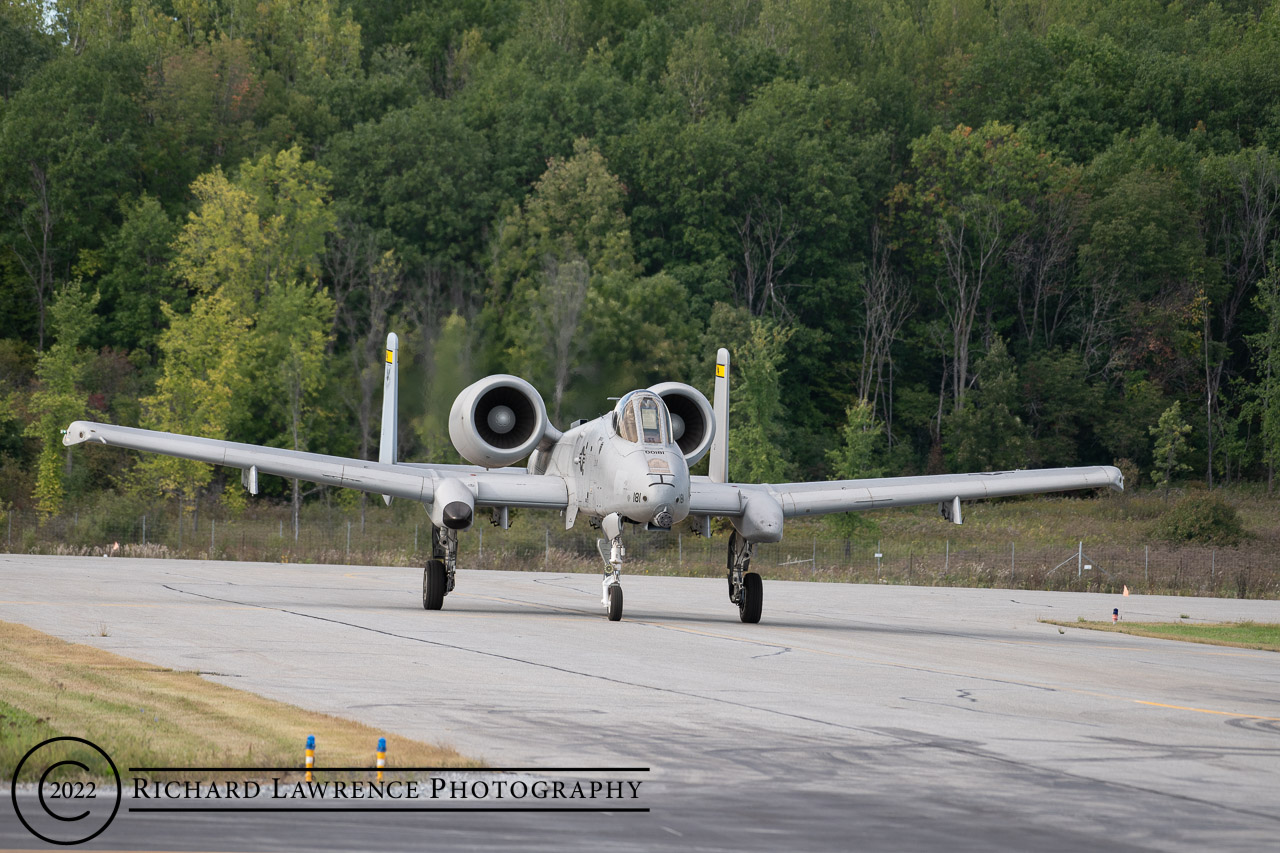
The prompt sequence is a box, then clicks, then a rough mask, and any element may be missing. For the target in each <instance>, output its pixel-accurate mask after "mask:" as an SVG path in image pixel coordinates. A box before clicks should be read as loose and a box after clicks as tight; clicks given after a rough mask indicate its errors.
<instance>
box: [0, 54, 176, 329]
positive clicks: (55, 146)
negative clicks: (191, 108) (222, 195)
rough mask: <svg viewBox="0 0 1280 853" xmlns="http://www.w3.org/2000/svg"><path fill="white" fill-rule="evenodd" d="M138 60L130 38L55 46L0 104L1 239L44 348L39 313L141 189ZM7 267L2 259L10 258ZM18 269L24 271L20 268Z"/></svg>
mask: <svg viewBox="0 0 1280 853" xmlns="http://www.w3.org/2000/svg"><path fill="white" fill-rule="evenodd" d="M142 77H143V65H142V63H141V61H140V57H139V56H138V54H137V53H136V52H135V51H133V50H131V49H130V48H128V47H127V46H109V47H103V48H101V49H97V50H92V51H88V52H86V53H85V54H84V55H83V56H75V55H73V54H71V53H69V52H68V53H64V54H61V55H59V56H58V57H57V58H55V59H54V60H53V61H51V62H49V63H47V64H46V65H44V66H43V67H41V69H40V70H39V71H38V72H37V73H36V74H35V75H34V76H33V77H32V78H31V79H30V80H29V81H28V83H27V85H26V86H24V87H23V88H22V89H21V90H20V91H18V93H17V94H15V95H14V97H13V98H12V99H11V100H10V101H8V102H7V103H5V104H4V109H3V111H0V215H2V217H3V218H0V246H3V247H4V248H6V249H7V250H8V251H6V252H5V254H6V255H7V256H8V258H7V260H16V261H17V269H11V270H10V271H9V273H8V274H7V275H6V276H5V278H6V279H9V281H7V282H6V283H5V284H6V286H7V287H14V286H15V284H16V282H14V281H13V279H12V278H11V276H13V275H14V274H15V273H16V274H18V275H20V277H21V280H22V282H23V284H24V286H25V288H26V289H27V290H28V292H29V294H30V299H31V304H32V305H33V307H34V312H33V314H34V320H35V327H34V328H33V329H30V330H27V329H23V330H22V333H23V334H24V335H25V334H30V335H31V337H32V338H34V340H35V341H36V348H37V350H39V349H43V347H44V337H45V328H44V326H45V313H46V310H47V308H48V306H49V303H50V302H51V301H52V299H53V296H54V294H55V293H56V292H57V291H58V289H59V287H60V283H62V282H66V281H69V280H70V279H71V278H72V277H73V274H72V266H73V264H75V263H76V261H77V260H78V258H79V254H80V252H81V251H82V250H84V249H93V248H97V247H98V246H99V245H100V244H101V242H102V240H103V238H104V237H105V236H106V235H107V234H108V233H110V231H111V230H112V229H113V228H114V227H115V226H116V224H117V221H118V220H117V217H118V214H119V210H120V205H119V200H120V199H121V198H127V197H130V196H135V195H137V194H138V192H139V191H140V190H141V189H143V188H145V183H143V180H142V177H143V176H142V171H141V169H140V168H139V167H140V165H141V163H142V162H144V161H146V160H147V159H149V157H148V152H149V151H150V150H151V149H150V141H151V140H150V134H149V131H148V128H147V126H146V122H145V121H144V120H143V116H142V111H141V107H140V105H139V102H140V94H141V90H142ZM6 266H7V265H6ZM19 270H20V273H19Z"/></svg>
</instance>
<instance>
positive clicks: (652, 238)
mask: <svg viewBox="0 0 1280 853" xmlns="http://www.w3.org/2000/svg"><path fill="white" fill-rule="evenodd" d="M1278 69H1280V4H1278V3H1277V2H1274V0H1267V1H1266V2H1261V3H1253V4H1245V5H1241V4H1237V3H1227V4H1204V3H1192V4H1181V5H1178V4H1173V5H1168V4H1153V3H1150V2H1147V0H1117V2H1113V3H1108V4H1098V3H1079V2H1066V3H1057V4H1039V5H1035V4H1032V5H1028V4H1026V3H1021V2H1015V3H1000V4H992V3H983V2H978V1H977V0H958V2H952V3H947V4H940V3H907V4H903V3H890V2H883V1H882V0H872V2H865V3H838V2H832V0H796V1H795V2H780V0H728V2H722V3H697V4H692V5H689V4H685V5H683V6H682V5H679V4H646V3H641V2H636V0H611V2H609V3H588V2H576V0H574V1H573V2H542V0H536V2H535V0H442V2H432V3H426V2H422V0H411V2H407V3H399V4H385V3H376V2H373V0H353V2H350V3H339V2H335V0H265V2H258V0H253V2H250V0H217V2H212V0H182V2H176V3H174V2H160V0H134V2H123V0H58V2H56V3H53V4H39V3H34V2H31V0H16V2H11V3H9V4H7V5H5V6H4V8H3V9H0V356H3V358H0V363H3V364H13V365H17V364H26V365H34V364H35V363H36V360H37V359H39V360H40V363H41V364H44V361H43V356H44V355H45V354H46V353H48V351H49V350H50V348H51V347H56V346H59V341H60V339H65V338H66V337H67V333H66V332H65V331H61V332H58V331H55V328H54V327H55V325H56V322H55V319H54V317H53V314H54V312H55V309H56V307H57V305H58V303H59V302H63V301H66V304H65V306H64V307H65V309H66V310H68V311H69V310H70V307H71V301H70V300H72V299H73V297H70V296H67V294H68V293H69V291H68V287H72V288H73V289H74V290H75V291H76V292H78V293H81V294H94V293H96V294H99V295H100V298H99V301H98V302H97V303H96V305H95V306H94V307H93V308H91V309H89V313H90V315H91V318H96V320H97V321H98V322H96V323H95V322H93V319H91V318H86V327H85V328H86V329H87V330H88V331H87V332H86V333H85V336H82V337H81V338H80V339H79V341H78V343H77V344H76V347H77V348H78V349H79V350H81V351H83V354H84V355H85V363H86V364H87V365H89V367H87V368H86V372H85V373H84V374H83V375H82V376H80V377H79V378H78V379H77V380H76V381H75V382H73V383H72V384H71V386H66V387H72V388H78V389H79V390H77V391H75V395H81V394H83V395H85V400H86V401H87V402H88V404H89V409H90V410H91V411H100V412H102V413H103V417H108V416H109V417H111V418H113V419H118V420H122V421H124V422H127V423H145V424H149V425H161V424H166V425H168V426H167V427H166V428H173V429H180V430H183V431H201V432H205V433H207V434H210V435H223V436H226V437H229V438H235V439H238V440H244V441H254V442H272V441H274V442H276V443H285V444H288V445H289V446H295V444H296V446H307V447H310V448H312V449H314V450H317V451H328V452H334V453H353V452H361V451H362V450H363V452H367V451H368V449H369V443H370V441H371V433H372V428H371V426H370V424H371V419H372V412H373V408H374V401H375V395H376V386H377V382H376V381H375V380H376V378H377V376H376V374H377V371H376V369H375V368H376V367H377V363H376V359H377V357H378V355H379V353H378V350H379V348H380V346H381V339H383V338H384V336H385V333H386V331H388V329H387V328H386V326H388V325H394V326H395V327H396V329H397V331H400V332H401V333H402V335H401V336H402V340H403V341H404V342H405V352H406V359H407V360H406V365H407V366H408V369H409V370H411V371H417V372H418V373H419V375H420V378H421V379H422V380H423V382H424V383H432V384H427V385H424V386H423V387H424V388H428V389H430V390H428V391H422V392H421V394H417V393H413V394H411V393H406V406H407V411H408V412H409V414H410V416H411V417H414V418H416V419H417V421H418V426H417V427H415V428H413V429H407V430H406V431H405V435H404V436H403V438H404V444H403V447H402V453H403V455H404V456H405V457H406V458H415V457H418V456H421V455H425V454H431V455H432V456H435V457H437V458H439V456H441V455H447V454H449V453H450V451H449V448H448V447H447V446H442V441H443V439H442V435H443V433H441V431H440V429H439V426H440V424H439V423H437V422H436V421H433V420H432V417H431V416H427V415H423V414H422V411H425V410H426V409H427V408H432V409H434V408H436V407H441V406H443V407H444V408H446V409H447V403H448V400H447V399H443V400H442V399H440V395H441V394H444V395H445V396H446V397H447V396H449V395H450V394H451V393H452V390H450V389H453V388H454V387H455V386H456V385H457V382H458V381H461V380H460V379H458V378H457V377H460V376H462V375H463V374H465V375H466V376H468V377H471V376H474V375H478V374H480V373H483V372H486V371H497V370H501V371H503V372H512V373H519V374H523V375H526V376H528V377H529V378H530V379H532V380H533V381H534V382H535V384H536V385H537V386H538V387H539V388H540V389H541V390H542V391H543V392H544V393H545V394H546V395H547V398H548V399H549V400H550V401H551V407H552V409H554V410H555V411H556V412H557V416H558V417H559V419H560V420H561V424H560V425H561V426H563V425H564V423H563V422H564V421H568V420H571V419H573V418H575V417H578V416H585V415H593V414H596V413H598V412H600V411H603V410H604V409H606V408H607V401H606V400H605V397H606V396H608V395H611V394H616V393H621V392H622V391H625V390H626V389H627V388H629V387H643V386H645V385H648V384H652V383H654V382H656V381H661V380H664V379H676V380H682V381H688V382H692V383H693V384H696V385H703V384H704V382H705V378H706V376H707V375H708V373H707V370H708V366H707V365H708V359H709V357H710V355H711V353H713V352H714V351H715V349H716V348H717V347H718V346H721V345H727V346H729V347H730V348H731V349H732V350H733V353H734V359H735V364H736V365H738V367H739V369H738V370H737V371H735V372H736V374H737V376H738V378H739V380H740V382H739V384H740V385H741V388H738V389H737V391H736V392H735V393H736V396H737V397H738V398H739V400H741V401H744V402H741V403H738V404H735V405H737V406H739V408H738V410H737V411H736V413H735V418H734V422H735V436H734V438H733V441H734V442H736V444H735V446H736V447H737V448H738V450H737V451H735V457H734V465H735V466H736V467H737V468H738V469H740V472H741V473H743V475H744V476H748V475H749V476H750V477H751V478H753V479H772V478H776V477H782V476H805V477H806V478H810V477H813V478H821V477H826V476H832V475H833V474H835V473H836V471H837V468H839V467H840V466H843V465H844V462H842V461H841V459H842V457H841V456H840V454H839V453H836V454H835V455H832V452H833V451H837V450H839V449H840V448H845V450H848V449H849V447H850V445H849V444H848V443H847V439H848V436H847V435H845V434H844V431H845V430H847V429H848V428H849V423H850V420H849V418H850V417H851V415H850V412H851V411H854V412H855V415H857V412H858V411H860V409H859V408H858V407H859V405H860V401H862V400H868V401H870V402H871V404H872V411H871V413H870V417H871V418H873V422H875V423H879V424H882V425H883V431H884V432H883V437H884V442H885V448H884V452H885V454H892V459H893V465H894V467H895V470H901V471H903V472H908V473H910V472H921V471H943V470H965V469H971V468H982V467H1015V466H1023V465H1033V466H1034V465H1073V464H1094V463H1096V464H1103V463H1108V462H1110V461H1112V460H1114V459H1116V458H1127V459H1132V460H1134V462H1135V463H1136V464H1137V465H1138V466H1139V467H1140V468H1141V470H1143V471H1148V470H1152V469H1155V470H1156V472H1157V476H1158V477H1161V478H1165V479H1167V477H1166V473H1162V472H1167V475H1168V477H1173V476H1174V475H1175V473H1176V472H1175V471H1173V470H1172V469H1169V468H1168V466H1167V456H1164V455H1162V454H1165V453H1166V452H1167V451H1168V449H1169V448H1168V447H1167V446H1166V444H1165V443H1161V444H1160V446H1159V447H1156V446H1155V445H1156V443H1157V442H1156V441H1155V439H1156V438H1157V437H1158V436H1157V435H1155V434H1153V433H1152V432H1151V429H1152V428H1153V427H1155V428H1156V430H1157V432H1160V427H1159V424H1158V421H1159V420H1160V418H1161V413H1163V412H1166V411H1168V410H1169V409H1171V407H1174V406H1175V404H1176V405H1177V406H1178V407H1179V408H1178V411H1180V412H1182V413H1184V414H1183V416H1182V419H1183V420H1184V421H1185V426H1187V427H1189V429H1188V430H1186V431H1184V432H1182V433H1181V436H1182V438H1181V440H1182V442H1184V447H1182V448H1181V449H1178V450H1176V453H1175V455H1176V456H1177V458H1178V464H1180V465H1191V466H1194V469H1195V470H1196V471H1197V472H1204V476H1205V477H1206V479H1207V480H1209V481H1210V484H1211V485H1213V484H1215V483H1216V478H1218V477H1225V478H1229V479H1241V478H1245V479H1247V478H1255V479H1256V478H1264V477H1265V478H1267V479H1268V480H1270V479H1271V478H1272V477H1273V472H1274V469H1275V466H1276V464H1277V461H1278V460H1280V451H1277V450H1276V449H1275V448H1277V447H1280V437H1278V434H1277V430H1278V429H1280V427H1277V426H1276V424H1277V423H1280V415H1277V414H1276V412H1277V411H1280V404H1278V403H1276V393H1275V383H1276V376H1277V375H1278V374H1277V370H1276V367H1275V363H1274V362H1275V359H1274V352H1275V349H1276V347H1275V346H1274V341H1272V338H1274V337H1275V335H1274V334H1273V331H1274V326H1275V322H1274V320H1275V316H1276V314H1277V313H1278V312H1277V309H1276V306H1275V305H1274V304H1273V303H1274V301H1275V300H1274V299H1273V298H1272V297H1273V295H1274V294H1272V291H1273V290H1274V289H1275V288H1274V286H1273V285H1274V282H1275V280H1276V275H1277V273H1276V254H1275V252H1274V248H1273V247H1274V246H1275V245H1277V243H1278V242H1280V216H1277V213H1280V159H1278V155H1277V154H1276V152H1277V151H1280V109H1277V107H1276V104H1277V103H1280V70H1278ZM338 223H341V225H339V224H338ZM85 298H86V299H88V298H89V297H88V296H86V297H85ZM721 306H723V307H721ZM60 352H63V355H65V352H64V351H60ZM1001 353H1003V354H1001ZM441 359H449V360H450V362H451V363H450V364H447V365H446V364H443V363H442V362H441ZM452 361H458V362H459V365H462V366H460V367H458V369H457V370H455V369H454V365H453V364H452ZM52 364H53V362H50V363H49V364H48V365H45V366H44V367H42V368H41V370H42V371H43V370H52V369H53V367H52ZM14 376H16V377H18V378H16V379H14V380H12V381H9V380H6V385H5V388H4V393H5V395H6V399H7V401H8V402H9V406H8V407H7V412H6V414H5V416H4V419H3V424H2V425H0V426H2V427H3V428H2V429H0V456H3V458H4V459H5V460H7V461H5V462H4V463H3V464H4V465H7V466H10V467H9V468H6V470H10V469H13V470H21V471H22V472H23V476H21V477H15V478H12V482H11V483H10V484H7V485H6V486H5V488H6V492H5V494H6V496H7V497H6V500H12V501H13V502H14V503H15V504H17V505H18V506H21V507H26V506H33V505H35V504H36V503H37V502H38V500H39V501H44V502H45V505H51V504H49V503H48V501H49V500H51V499H52V498H50V497H49V496H50V495H52V492H46V491H42V492H41V497H40V498H39V499H37V497H36V495H35V491H34V490H35V482H36V480H37V479H38V478H37V477H35V476H32V473H31V472H35V471H37V469H39V470H41V471H44V474H42V475H41V476H42V478H43V479H42V480H41V481H42V482H44V483H46V484H49V483H53V482H54V481H55V479H57V477H55V475H54V473H53V472H54V471H55V469H56V470H59V471H61V472H62V476H61V482H62V484H63V487H64V490H65V498H66V499H67V500H71V501H74V500H78V499H80V498H81V497H82V496H83V491H84V490H92V489H95V488H99V487H107V488H110V487H118V486H121V485H124V484H126V483H127V482H130V481H131V480H133V481H136V480H137V478H138V477H142V476H144V475H146V474H147V472H148V471H150V470H152V467H151V466H159V467H155V469H154V470H155V471H157V472H158V471H159V470H160V468H163V467H164V466H165V465H171V464H175V463H167V462H146V463H143V465H142V466H141V469H140V471H139V472H133V471H131V468H130V464H131V463H128V464H127V463H124V462H119V461H116V462H111V463H106V462H104V463H102V465H103V466H104V467H103V468H102V469H101V471H99V469H97V468H93V469H90V467H89V466H90V465H92V464H97V463H90V462H88V461H82V460H81V459H80V458H78V457H73V458H72V462H71V465H72V469H71V474H70V476H67V471H66V462H65V460H63V461H62V462H61V463H59V462H58V460H57V459H56V458H55V457H54V456H42V453H44V450H45V448H44V445H43V444H42V441H41V440H38V439H37V438H35V437H31V438H23V434H24V433H26V432H27V431H28V430H34V431H35V432H37V433H40V434H43V430H44V427H43V426H38V425H37V422H42V420H43V418H44V415H43V414H42V411H43V410H42V409H41V407H40V406H38V405H35V404H34V401H35V400H36V395H38V394H42V393H51V392H49V391H48V389H49V388H51V387H53V386H52V385H50V384H48V382H46V379H45V378H44V377H43V375H42V377H41V378H40V379H38V380H37V379H36V378H35V377H34V376H33V375H32V374H31V370H30V369H28V368H23V369H22V370H17V369H16V368H15V372H14ZM50 376H52V374H50ZM370 377H373V379H371V378H370ZM50 381H51V380H50ZM339 382H341V383H344V387H345V386H350V390H349V391H340V390H339V389H338V385H337V383H339ZM77 383H78V384H77ZM184 384H185V387H184ZM408 385H409V383H406V389H408ZM193 388H196V389H201V392H202V393H204V394H206V395H207V399H205V400H204V401H203V402H201V400H200V399H197V396H196V395H195V394H194V393H193V391H192V389H193ZM427 396H430V398H431V402H430V405H429V406H428V403H427V399H426V398H427ZM419 398H420V399H419ZM41 399H42V400H43V399H44V398H41ZM68 399H69V398H68ZM330 400H333V401H346V403H348V404H346V405H329V404H328V401H330ZM746 401H750V405H748V403H747V402H746ZM99 404H101V407H105V408H101V407H100V406H99ZM743 406H746V408H745V409H744V408H742V407H743ZM67 410H68V411H69V410H70V407H68V409H67ZM59 416H61V415H59ZM857 417H859V418H862V417H863V415H857ZM859 423H863V421H859ZM63 426H65V424H64V425H63ZM739 428H741V434H740V435H739V434H738V430H739ZM33 435H34V434H33ZM15 436H16V437H15ZM877 440H879V439H877ZM1162 442H1163V439H1162ZM841 452H843V451H841ZM42 459H43V461H41V460H42ZM42 466H43V467H42ZM91 470H92V473H93V476H89V473H90V471H91ZM156 476H157V477H160V474H158V473H157V474H156ZM160 480H162V481H163V482H164V483H165V484H166V485H165V486H164V488H165V489H166V490H168V491H170V492H174V493H178V492H180V493H181V494H183V495H184V496H186V497H187V498H192V497H195V496H196V495H198V494H203V493H205V492H218V491H219V490H220V489H221V488H222V486H223V484H222V482H221V481H220V480H216V479H211V478H210V476H209V475H208V472H207V471H206V472H205V473H199V472H198V471H197V469H195V468H192V469H190V470H186V469H180V468H173V469H172V470H171V471H168V473H165V474H164V475H163V477H160ZM1163 481H1164V480H1163V479H1162V482H1163ZM267 487H268V488H269V489H275V488H278V486H276V485H272V484H268V486H267ZM41 488H42V489H44V488H45V487H44V486H42V487H41ZM50 488H51V487H50Z"/></svg>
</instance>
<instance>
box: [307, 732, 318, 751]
mask: <svg viewBox="0 0 1280 853" xmlns="http://www.w3.org/2000/svg"><path fill="white" fill-rule="evenodd" d="M315 748H316V736H315V735H307V749H315Z"/></svg>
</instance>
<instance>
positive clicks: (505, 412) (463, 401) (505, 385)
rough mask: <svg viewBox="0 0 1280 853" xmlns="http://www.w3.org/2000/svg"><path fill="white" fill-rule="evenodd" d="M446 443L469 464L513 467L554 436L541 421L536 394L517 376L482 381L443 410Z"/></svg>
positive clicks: (545, 421)
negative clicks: (446, 423) (446, 420)
mask: <svg viewBox="0 0 1280 853" xmlns="http://www.w3.org/2000/svg"><path fill="white" fill-rule="evenodd" d="M449 438H450V439H451V440H452V441H453V446H454V447H455V448H456V449H457V451H458V453H460V454H462V458H463V459H466V460H467V461H468V462H470V463H471V464H472V465H482V466H484V467H485V468H503V467H505V466H507V465H514V464H515V463H516V462H519V461H520V460H521V459H523V458H525V457H526V456H528V455H529V454H530V453H532V452H533V451H534V450H536V449H537V448H538V447H539V445H542V446H544V447H549V446H550V445H551V444H554V443H555V441H556V440H557V439H558V438H560V431H559V430H558V429H556V428H555V427H554V426H552V425H551V421H550V420H548V419H547V406H546V404H545V403H543V402H542V395H540V394H539V393H538V392H537V390H536V389H535V388H534V387H533V386H532V385H530V384H529V383H528V382H526V381H525V380H523V379H521V378H520V377H518V376H509V375H506V374H499V375H497V376H488V377H485V378H484V379H481V380H480V381H479V382H476V383H475V384H474V385H469V386H468V387H467V388H465V389H463V391H462V393H461V394H459V395H458V399H456V400H454V401H453V408H452V409H451V410H450V411H449Z"/></svg>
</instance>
